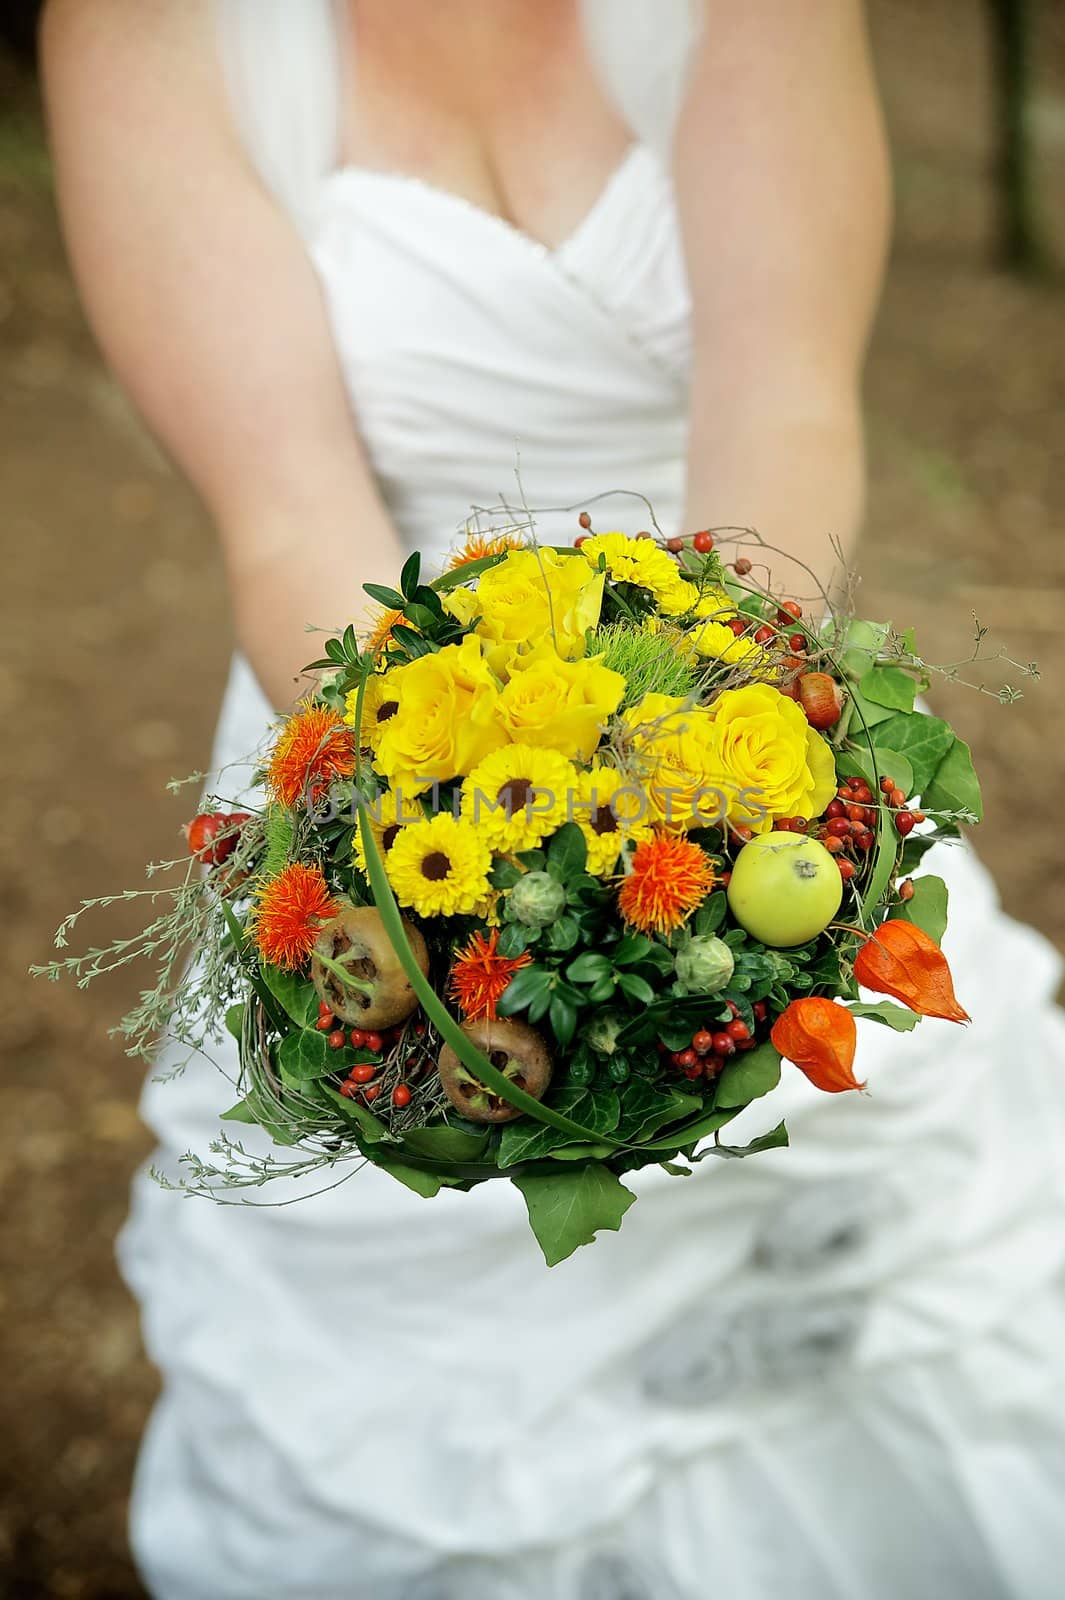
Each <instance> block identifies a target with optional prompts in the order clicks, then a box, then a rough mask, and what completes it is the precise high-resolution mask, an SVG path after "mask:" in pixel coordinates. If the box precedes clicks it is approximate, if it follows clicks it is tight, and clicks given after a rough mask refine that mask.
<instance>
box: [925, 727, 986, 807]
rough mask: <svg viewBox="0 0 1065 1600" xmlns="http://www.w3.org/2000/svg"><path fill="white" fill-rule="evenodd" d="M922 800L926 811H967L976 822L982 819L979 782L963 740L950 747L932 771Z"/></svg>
mask: <svg viewBox="0 0 1065 1600" xmlns="http://www.w3.org/2000/svg"><path fill="white" fill-rule="evenodd" d="M922 800H923V801H924V804H925V805H926V806H927V807H928V809H929V810H930V811H960V810H962V809H963V808H964V809H965V810H966V811H971V812H972V813H973V815H974V816H975V818H976V820H977V822H979V821H980V819H981V818H982V817H983V814H984V803H983V799H982V797H981V794H980V780H979V778H978V777H977V776H976V769H975V768H974V766H973V755H972V751H971V750H970V749H969V746H968V745H967V744H966V743H965V740H964V739H959V738H957V736H955V739H954V743H953V744H952V745H951V747H950V749H949V750H948V751H947V753H946V755H945V756H944V757H943V759H942V761H941V762H940V763H939V765H938V767H937V768H936V770H935V775H934V777H933V778H932V781H931V783H930V784H929V785H928V787H927V789H926V790H924V791H923V794H922Z"/></svg>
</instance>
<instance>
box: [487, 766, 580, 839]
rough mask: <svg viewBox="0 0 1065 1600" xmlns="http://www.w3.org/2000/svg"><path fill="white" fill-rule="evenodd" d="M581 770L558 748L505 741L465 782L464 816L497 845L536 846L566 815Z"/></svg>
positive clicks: (561, 822) (559, 825) (559, 824)
mask: <svg viewBox="0 0 1065 1600" xmlns="http://www.w3.org/2000/svg"><path fill="white" fill-rule="evenodd" d="M576 782H577V769H576V767H574V766H573V764H572V762H569V761H567V760H566V759H565V758H564V757H563V756H560V755H559V754H558V753H557V751H554V750H543V749H535V748H534V747H533V746H532V745H529V744H509V745H504V747H503V749H502V750H496V751H495V752H494V753H493V754H492V755H490V756H486V757H485V759H484V760H483V761H480V762H478V764H477V766H475V767H474V769H473V771H472V772H471V773H470V774H469V776H468V777H467V779H466V781H465V782H464V783H463V785H462V816H463V817H464V818H465V819H466V820H467V821H468V822H470V823H471V824H472V826H473V827H475V828H476V830H477V833H478V836H479V837H480V838H482V839H483V840H484V841H485V842H486V843H487V844H489V845H491V846H492V847H493V849H496V850H531V849H533V848H534V847H535V846H536V845H538V844H539V843H540V840H541V839H543V838H544V837H545V836H546V835H547V834H549V833H554V831H555V829H556V828H560V827H561V826H562V824H563V823H564V822H565V820H566V815H567V804H568V801H569V797H570V795H571V794H572V793H573V791H574V787H575V785H576Z"/></svg>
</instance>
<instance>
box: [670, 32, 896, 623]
mask: <svg viewBox="0 0 1065 1600" xmlns="http://www.w3.org/2000/svg"><path fill="white" fill-rule="evenodd" d="M707 11H708V16H707V22H706V31H705V37H704V39H703V40H702V41H701V43H700V47H699V54H698V58H697V60H696V62H695V65H694V70H693V73H692V77H691V80H690V84H689V89H688V94H687V97H686V100H685V104H684V108H683V110H682V113H681V118H680V122H679V125H678V130H677V138H676V146H675V170H676V183H677V195H678V204H679V207H680V214H681V223H682V229H683V234H684V243H685V250H686V254H687V259H688V264H689V272H690V276H691V282H692V296H693V334H694V374H693V388H692V414H691V436H690V450H689V477H688V498H687V510H686V519H685V526H686V527H689V528H697V527H705V526H706V525H708V524H714V523H718V524H723V523H737V524H740V525H744V526H753V527H756V528H757V529H758V531H759V532H760V533H761V534H762V535H763V537H764V538H765V539H766V540H767V541H768V542H769V543H771V544H773V545H776V546H779V547H780V548H782V549H787V550H789V551H791V552H793V553H794V555H795V556H796V557H797V558H798V559H799V560H801V561H804V562H806V563H807V564H808V565H809V566H810V567H812V568H813V569H814V571H815V572H816V573H817V574H818V576H819V578H820V579H821V580H822V581H823V582H827V581H828V579H829V578H830V577H831V575H832V572H833V568H834V567H835V566H836V559H835V556H834V554H833V551H832V544H831V541H832V539H833V537H835V538H836V539H838V540H839V541H840V542H841V543H842V544H843V545H844V547H847V546H850V545H852V543H853V539H854V536H855V535H856V533H857V530H858V526H859V522H860V519H861V514H862V505H863V495H864V461H863V449H862V423H861V404H860V392H859V391H860V381H861V369H862V363H863V358H864V354H865V347H866V341H867V338H868V333H869V327H870V323H871V320H872V316H873V312H874V310H875V308H876V304H877V300H878V297H879V290H880V282H881V275H882V271H883V263H884V256H885V251H886V246H887V241H888V235H889V225H890V177H889V169H888V160H887V151H886V144H885V139H884V132H883V126H882V123H881V118H880V111H879V105H878V101H877V94H876V88H875V84H874V81H873V76H872V71H871V66H870V62H869V54H868V47H867V41H866V36H865V27H864V19H863V15H862V7H861V3H860V0H748V3H746V4H744V5H727V4H715V3H711V4H709V5H708V7H707ZM772 563H773V569H774V572H775V574H776V575H777V576H778V577H780V578H782V579H784V582H785V587H787V588H789V589H791V590H793V592H795V593H797V594H800V595H807V596H809V595H812V594H813V592H814V587H815V586H814V585H813V583H812V582H811V580H810V578H809V577H808V576H807V575H805V574H803V573H802V572H799V571H798V570H796V569H795V568H794V567H791V568H790V569H789V565H788V563H786V562H784V561H782V560H781V559H780V558H778V557H774V558H772Z"/></svg>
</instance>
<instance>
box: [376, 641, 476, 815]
mask: <svg viewBox="0 0 1065 1600" xmlns="http://www.w3.org/2000/svg"><path fill="white" fill-rule="evenodd" d="M383 681H384V684H385V687H386V689H387V690H388V691H390V692H391V693H392V695H393V696H394V698H395V701H396V706H397V709H396V711H395V712H394V714H393V715H392V716H390V717H389V718H388V720H387V721H386V722H385V723H384V725H383V727H382V730H381V733H380V736H379V738H378V741H377V750H376V755H375V765H376V767H377V770H378V771H379V772H382V773H384V775H385V777H386V778H388V779H389V781H390V783H391V785H392V787H393V788H394V789H398V790H401V791H402V793H403V794H404V795H412V794H417V793H419V792H420V791H421V790H422V789H425V788H427V787H428V786H429V784H430V783H432V782H433V781H434V780H442V779H445V778H454V777H458V776H460V775H462V774H465V773H467V772H469V770H470V768H471V767H473V766H476V764H477V762H478V761H483V759H484V757H485V756H486V755H488V754H489V753H490V752H491V751H492V750H497V749H498V748H499V746H500V745H501V744H505V743H506V741H507V735H506V732H505V731H504V729H503V727H502V726H501V725H500V723H499V721H498V719H497V717H496V705H497V702H498V699H499V685H498V684H497V683H496V680H495V678H494V677H493V676H492V674H491V672H490V671H489V669H488V663H487V662H486V661H485V659H484V656H483V655H482V653H481V641H480V640H479V639H478V638H476V637H475V636H474V635H473V634H468V635H467V636H466V638H465V639H463V640H462V642H461V644H449V645H445V646H444V648H443V650H437V651H436V652H435V653H434V654H432V655H426V656H419V657H418V658H417V660H415V661H410V662H407V663H406V664H405V665H404V666H402V667H393V668H392V670H391V671H390V672H388V673H386V674H385V677H384V680H383Z"/></svg>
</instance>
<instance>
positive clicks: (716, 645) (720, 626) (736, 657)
mask: <svg viewBox="0 0 1065 1600" xmlns="http://www.w3.org/2000/svg"><path fill="white" fill-rule="evenodd" d="M688 637H689V639H690V641H691V645H692V648H693V649H694V650H695V653H696V654H697V655H700V656H704V657H708V658H709V659H711V660H714V661H724V662H726V663H727V664H728V665H729V666H736V665H738V664H739V663H740V662H744V663H746V664H748V665H750V666H752V667H753V666H756V665H758V664H759V663H761V661H762V659H763V656H764V651H763V650H762V647H761V646H760V645H757V644H755V642H754V640H753V639H737V637H736V635H735V634H734V633H733V631H732V629H731V628H729V627H727V626H726V625H725V623H723V622H712V621H711V622H704V623H702V624H701V626H700V627H698V628H696V629H695V630H694V632H693V633H691V634H689V636H688Z"/></svg>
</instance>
